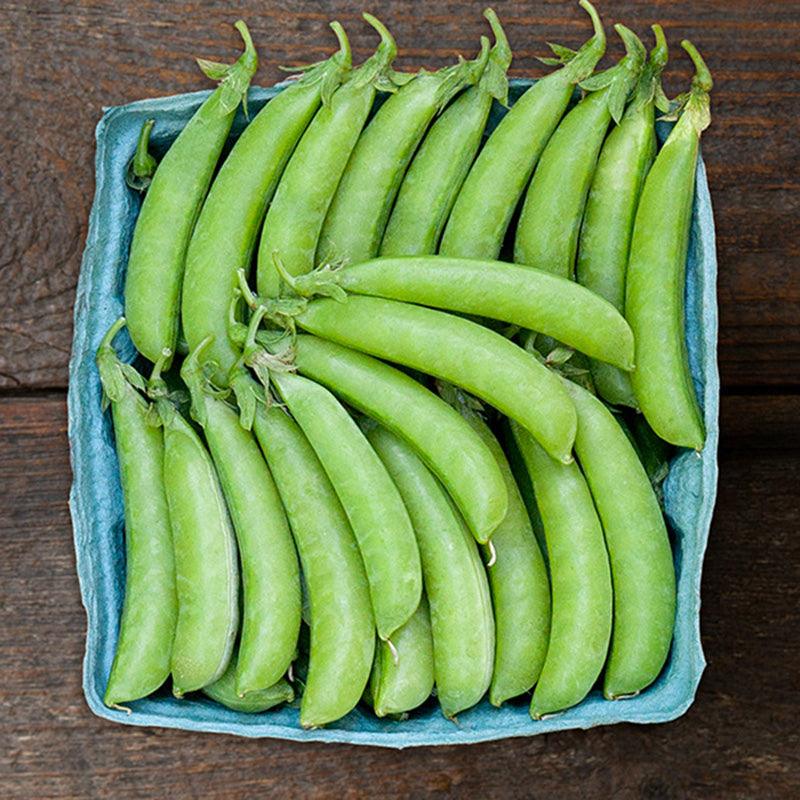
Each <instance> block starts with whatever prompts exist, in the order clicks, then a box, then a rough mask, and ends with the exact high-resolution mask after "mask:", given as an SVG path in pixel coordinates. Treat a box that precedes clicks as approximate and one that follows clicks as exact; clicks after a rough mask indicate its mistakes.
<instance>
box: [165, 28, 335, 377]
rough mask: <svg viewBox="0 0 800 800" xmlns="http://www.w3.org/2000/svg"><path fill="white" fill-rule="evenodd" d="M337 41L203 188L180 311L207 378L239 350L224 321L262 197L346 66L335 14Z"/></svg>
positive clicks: (261, 115)
mask: <svg viewBox="0 0 800 800" xmlns="http://www.w3.org/2000/svg"><path fill="white" fill-rule="evenodd" d="M331 27H332V28H333V30H334V31H335V33H336V35H337V37H338V39H339V42H340V45H341V47H340V49H339V51H338V52H337V53H335V54H334V55H333V56H331V58H329V59H328V60H327V61H323V62H321V63H319V64H314V65H311V66H310V67H308V68H306V70H305V74H304V75H303V77H301V78H300V79H299V80H298V81H296V82H295V83H292V84H291V85H289V86H287V87H286V88H285V89H283V91H281V92H280V93H279V94H277V95H276V96H275V97H273V98H272V99H271V100H270V101H269V102H268V103H267V104H266V105H265V106H264V108H262V109H261V111H259V112H258V114H256V116H255V117H254V118H253V120H252V122H250V124H249V125H248V126H247V127H246V128H245V129H244V132H243V133H242V135H241V136H240V137H239V139H238V140H237V141H236V144H235V145H234V146H233V149H232V150H231V152H230V154H229V155H228V157H227V158H226V159H225V162H224V163H223V164H222V167H221V168H220V171H219V173H218V174H217V176H216V178H215V179H214V183H213V184H212V186H211V189H210V191H209V193H208V197H207V198H206V201H205V203H204V204H203V209H202V211H201V212H200V216H199V218H198V220H197V225H196V226H195V229H194V233H193V234H192V238H191V241H190V242H189V248H188V251H187V253H186V274H185V277H184V281H183V295H182V301H181V317H182V322H183V330H184V333H185V335H186V340H187V342H188V345H189V348H190V349H192V350H194V349H195V348H196V347H197V346H198V345H199V344H200V342H202V341H203V340H204V339H206V338H207V337H208V336H213V337H214V338H213V341H212V344H211V346H210V349H209V351H208V357H209V360H210V361H211V362H213V363H215V364H216V365H217V366H216V370H215V372H214V381H215V382H216V383H217V384H218V385H220V386H227V385H228V379H229V375H228V373H229V372H230V370H231V369H232V367H233V366H234V364H235V363H236V362H237V360H238V359H239V357H240V355H241V353H240V352H239V350H238V349H237V348H235V347H234V346H233V344H232V343H231V342H230V341H229V340H228V333H227V326H228V315H229V311H230V308H231V303H232V301H233V299H234V292H235V290H236V287H237V281H238V278H237V270H238V269H239V268H244V269H248V268H249V266H250V259H251V255H252V252H253V249H254V247H255V244H256V238H257V236H258V232H259V229H260V227H261V223H262V221H263V219H264V212H265V211H266V208H267V205H268V204H269V201H270V200H271V199H272V195H273V193H274V192H275V187H276V186H277V185H278V181H279V179H280V177H281V174H282V173H283V171H284V167H285V166H286V163H287V161H288V160H289V157H290V156H291V154H292V152H293V150H294V149H295V145H296V144H297V141H298V140H299V139H300V137H301V135H302V134H303V131H304V130H305V129H306V127H307V126H308V124H309V122H310V121H311V119H312V118H313V116H314V114H315V113H316V111H317V109H318V108H319V106H320V103H321V102H322V99H323V97H326V98H327V97H328V95H329V94H330V93H331V92H332V91H333V89H334V88H335V87H336V86H337V85H338V84H339V83H340V82H341V81H342V80H343V79H344V77H345V76H346V75H347V74H348V71H349V69H350V45H349V43H348V42H347V38H346V36H345V34H344V31H343V30H342V27H341V26H340V25H339V24H338V23H337V22H334V23H332V24H331Z"/></svg>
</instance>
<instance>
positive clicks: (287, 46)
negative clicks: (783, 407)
mask: <svg viewBox="0 0 800 800" xmlns="http://www.w3.org/2000/svg"><path fill="white" fill-rule="evenodd" d="M483 5H484V3H483V2H482V0H481V2H478V0H470V2H455V1H454V0H449V1H448V2H440V3H437V4H427V5H425V6H421V5H419V4H415V3H412V2H410V0H390V2H385V3H382V4H381V9H380V13H381V16H382V17H383V18H384V19H385V21H386V22H387V23H388V24H389V25H390V27H391V28H392V30H393V31H394V33H395V35H396V36H397V39H398V41H399V43H400V47H401V51H402V53H403V57H402V58H401V60H400V63H401V64H402V65H403V66H405V67H408V68H411V67H418V66H421V65H425V66H427V67H438V66H441V65H442V64H444V63H447V62H448V61H450V60H451V59H452V58H453V56H454V54H455V53H456V52H463V53H469V52H471V51H472V50H473V49H474V48H475V45H476V43H477V39H478V36H479V34H480V33H482V32H484V23H483V22H482V21H481V19H480V11H481V9H482V7H483ZM495 5H496V8H497V10H498V12H499V14H500V16H501V17H502V18H503V19H504V20H505V22H506V24H507V27H508V31H509V36H510V37H511V42H512V45H513V46H514V49H515V54H516V60H515V64H514V69H513V72H514V74H516V75H539V74H541V73H542V69H541V68H540V66H539V65H538V64H537V62H536V61H535V59H534V57H535V56H536V55H539V54H542V53H543V51H544V44H543V43H544V41H545V40H546V39H547V40H551V41H552V40H555V41H564V42H565V43H567V44H572V45H575V44H577V43H579V42H580V41H581V40H582V38H584V37H585V35H586V32H587V23H586V20H585V17H584V15H583V14H582V12H580V11H579V10H578V9H576V8H575V5H574V3H572V2H567V1H566V0H550V2H535V3H534V2H532V0H526V2H510V1H506V0H501V2H498V3H496V4H495ZM359 10H360V7H358V6H353V5H352V4H351V3H345V2H343V1H342V0H325V2H312V0H302V1H301V2H295V3H285V2H280V3H263V2H255V0H247V1H246V2H241V3H239V4H238V6H237V8H236V12H237V13H239V14H241V16H243V17H244V18H245V19H247V20H248V22H249V23H250V26H251V29H252V31H253V35H254V37H255V39H256V42H257V44H258V46H259V50H260V53H261V63H262V67H261V70H260V72H259V75H258V80H259V82H261V83H271V82H273V81H275V80H276V79H277V78H278V77H279V72H278V71H277V65H278V64H282V63H297V62H303V61H308V60H309V59H314V58H319V57H322V56H323V55H324V54H325V53H328V52H330V50H331V48H332V45H333V37H332V35H331V33H330V31H329V30H328V28H327V23H328V20H330V19H332V18H334V17H338V18H339V19H340V20H341V21H342V22H343V23H344V24H346V25H347V27H348V30H349V31H350V34H351V37H352V40H353V45H354V49H355V52H356V54H357V56H359V57H363V56H365V55H366V54H367V53H368V52H370V49H371V48H372V46H373V45H374V34H372V33H371V32H370V31H369V29H368V28H367V27H366V26H365V25H363V24H362V23H360V22H358V12H359ZM601 11H603V12H604V13H605V14H606V21H607V23H611V22H615V21H617V20H624V21H625V22H627V23H629V24H631V25H633V26H634V27H636V28H637V29H639V30H640V31H642V32H644V31H645V30H646V26H647V25H649V24H650V23H651V22H654V21H657V20H661V21H663V22H664V24H665V27H666V29H667V33H668V35H669V38H670V41H671V42H672V43H673V65H672V66H671V67H670V74H669V78H668V88H669V90H670V91H671V92H672V93H674V92H677V91H678V90H681V89H682V88H683V87H684V86H685V83H686V77H687V75H688V65H687V60H686V58H685V57H683V56H682V55H680V54H679V50H678V47H677V43H678V41H679V40H680V38H681V37H682V36H687V35H688V36H691V37H692V38H693V39H694V40H695V41H696V42H697V44H698V45H699V46H700V47H701V49H702V50H703V52H704V54H705V55H706V57H707V58H708V61H709V63H710V65H711V67H712V69H713V70H714V73H715V77H716V88H715V92H714V124H713V127H712V129H711V130H710V131H709V132H708V134H707V135H706V137H705V138H704V152H705V156H706V160H707V162H708V166H709V173H710V181H711V186H712V193H713V196H714V202H715V204H716V211H717V226H718V236H719V256H720V282H719V291H720V301H721V304H722V311H721V337H720V340H721V352H720V361H721V368H722V375H723V380H724V382H725V383H726V384H727V385H731V386H742V387H747V386H759V385H773V386H779V385H783V386H787V385H790V386H795V387H796V386H797V385H798V382H800V270H798V269H797V257H798V244H797V242H798V235H797V234H798V227H797V226H798V222H797V220H798V199H797V198H798V192H797V188H798V186H800V174H799V170H800V167H799V166H798V165H800V139H798V137H797V136H796V131H795V120H796V117H797V101H798V95H799V94H800V63H799V62H800V57H799V56H798V52H800V3H798V2H796V0H794V2H782V3H772V4H766V3H753V2H748V0H735V2H726V1H724V0H713V2H711V1H710V2H704V3H697V2H690V0H682V1H681V2H669V1H668V0H648V1H647V2H646V1H645V0H624V2H622V1H620V2H616V3H614V4H608V3H605V4H603V3H601ZM233 20H234V16H233V9H232V8H231V7H230V6H229V5H228V4H224V3H202V4H198V3H184V2H176V3H159V2H155V1H154V0H142V2H137V3H124V4H119V3H112V2H109V0H94V1H93V2H86V3H81V4H79V5H75V4H61V3H56V2H52V0H41V1H40V2H37V3H13V2H9V1H8V0H5V2H0V44H2V46H0V63H1V64H2V67H3V72H4V74H5V75H7V76H8V78H7V80H6V81H5V83H4V91H3V93H2V97H0V110H2V115H3V119H4V123H5V124H4V125H3V126H2V129H0V146H2V149H3V152H4V153H5V154H6V157H5V159H4V167H3V169H2V170H0V212H2V218H3V221H4V228H3V233H4V235H3V237H2V240H0V302H2V306H3V309H4V314H3V320H2V322H0V387H38V388H42V387H63V386H64V385H65V383H66V366H67V360H68V350H69V341H70V326H71V314H72V302H73V295H74V291H75V284H76V281H77V275H78V270H79V266H80V255H81V251H82V249H83V244H84V239H85V232H86V220H87V216H88V211H89V207H90V204H91V199H92V191H93V164H92V159H93V152H94V144H93V129H94V126H95V124H96V122H97V120H98V118H99V116H100V110H101V107H102V106H103V105H116V104H121V103H126V102H129V101H132V100H135V99H139V98H142V97H149V96H153V95H167V94H173V93H177V92H183V91H189V90H193V89H198V88H203V87H205V86H206V85H207V82H206V81H205V79H203V78H202V76H200V75H199V73H198V71H197V69H196V68H195V65H194V61H193V57H194V56H195V55H204V56H209V57H224V58H229V57H230V56H231V55H232V54H233V53H235V52H236V50H237V48H238V42H237V38H236V34H235V33H234V32H233V30H232V29H231V28H230V24H229V23H231V22H232V21H233ZM611 47H612V48H613V52H615V53H617V52H619V49H620V48H619V45H618V44H617V43H615V42H614V43H612V45H611Z"/></svg>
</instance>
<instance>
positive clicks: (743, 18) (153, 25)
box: [0, 0, 800, 800]
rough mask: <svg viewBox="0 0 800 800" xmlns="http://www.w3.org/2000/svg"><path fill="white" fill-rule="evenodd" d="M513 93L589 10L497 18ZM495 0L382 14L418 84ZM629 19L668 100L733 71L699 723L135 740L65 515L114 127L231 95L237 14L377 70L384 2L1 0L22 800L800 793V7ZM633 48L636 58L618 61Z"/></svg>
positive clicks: (1, 744)
mask: <svg viewBox="0 0 800 800" xmlns="http://www.w3.org/2000/svg"><path fill="white" fill-rule="evenodd" d="M495 7H496V9H497V11H498V13H499V14H500V16H501V18H502V19H503V21H504V22H505V23H506V26H507V29H508V33H509V36H510V39H511V43H512V46H513V47H514V52H515V61H514V66H513V70H512V71H513V74H515V75H538V74H541V69H540V67H539V66H538V64H537V62H536V61H535V60H534V57H535V55H538V54H542V53H543V50H544V48H543V41H544V40H546V39H549V40H556V41H563V42H565V43H567V44H571V45H576V44H578V43H579V42H580V41H582V40H583V39H584V38H585V36H586V33H587V22H586V19H585V17H584V15H583V14H582V13H581V12H579V11H578V9H577V8H576V7H575V5H574V3H572V2H564V1H563V0H538V2H505V1H503V2H497V3H496V6H495ZM481 9H482V3H481V2H455V1H454V0H450V1H446V0H441V1H440V2H436V1H435V0H432V1H431V2H428V3H424V4H423V3H414V2H411V0H405V1H401V0H390V1H389V2H383V3H380V4H378V3H373V4H372V6H371V9H370V10H373V11H375V12H376V13H378V14H380V16H381V17H382V19H383V20H384V21H385V22H387V23H388V24H389V26H390V27H391V29H392V31H393V32H394V33H395V35H396V37H397V39H398V41H399V43H400V47H401V51H402V59H401V63H402V64H403V65H404V66H407V67H415V66H422V65H424V66H427V67H438V66H441V65H443V64H445V63H447V62H448V61H450V60H451V59H452V58H453V56H454V54H455V53H456V52H459V51H460V52H463V53H470V52H472V50H473V49H474V47H475V45H476V42H477V39H478V36H479V34H480V33H481V32H483V30H484V28H483V24H482V22H481V19H480V11H481ZM600 10H601V12H603V14H604V17H605V20H606V22H607V23H609V24H610V23H612V22H616V21H624V22H626V23H628V24H629V25H631V26H633V27H634V28H636V29H637V30H639V31H640V32H645V31H646V27H647V26H648V25H649V24H651V23H652V22H656V21H661V22H662V23H663V24H664V27H665V29H666V31H667V34H668V37H669V39H670V41H671V43H673V55H674V63H673V65H671V66H670V68H669V77H668V80H667V83H668V89H669V90H670V93H675V92H677V91H678V90H680V89H681V87H683V86H684V85H685V83H686V80H687V77H688V74H689V70H688V65H687V59H686V58H685V57H681V55H679V53H678V48H677V43H678V41H679V40H680V38H681V37H684V36H689V37H691V38H692V39H693V40H694V41H695V42H696V44H698V46H699V47H700V48H701V50H702V52H703V53H704V54H705V56H706V57H707V59H708V62H709V64H710V66H711V68H712V70H713V72H714V76H715V80H716V87H715V91H714V97H713V110H714V122H713V125H712V128H711V129H710V130H709V131H708V132H707V134H706V136H705V137H704V155H705V158H706V162H707V165H708V170H709V180H710V183H711V190H712V195H713V199H714V205H715V209H716V221H717V236H718V250H719V265H720V277H719V300H720V310H721V314H720V318H721V327H720V368H721V372H722V380H723V401H722V431H723V435H722V449H721V453H720V467H721V476H720V492H719V500H718V504H717V513H716V516H715V520H714V525H713V529H712V533H711V541H710V545H709V549H708V555H707V561H706V569H705V576H704V580H703V616H702V629H703V637H704V644H705V648H706V654H707V658H708V662H709V665H708V669H707V672H706V674H705V676H704V678H703V681H702V683H701V685H700V690H699V693H698V697H697V701H696V702H695V704H694V706H693V707H692V708H691V709H690V710H689V712H688V713H687V714H686V715H685V717H683V718H682V719H680V720H678V721H676V722H673V723H670V724H667V725H662V726H658V727H636V726H632V725H621V726H617V727H613V728H605V729H595V730H591V731H588V732H571V733H564V734H551V735H547V736H539V737H535V738H532V739H528V740H510V741H501V742H496V743H492V744H486V745H475V746H470V747H460V748H425V749H419V750H413V751H406V752H400V753H398V752H390V751H383V750H379V749H372V748H355V747H344V746H333V745H318V744H317V745H312V744H308V745H303V744H292V743H287V742H276V741H269V740H261V741H252V740H244V739H238V738H235V737H230V736H216V735H215V736H212V735H197V734H187V733H182V732H176V731H166V730H159V729H150V730H147V729H135V728H129V727H122V726H117V725H114V724H112V723H109V722H104V721H101V720H99V719H97V718H95V717H93V716H92V714H91V713H90V712H89V710H88V708H87V706H86V704H85V703H84V700H83V696H82V694H81V688H80V670H81V657H82V651H83V638H84V627H85V617H84V614H83V609H82V608H81V604H80V599H79V594H78V584H77V579H76V576H75V564H74V555H73V549H72V533H71V528H70V521H69V516H68V509H67V494H68V490H69V484H70V480H71V476H70V466H69V455H68V444H67V431H66V405H65V392H66V381H67V362H68V358H69V348H70V339H71V322H72V303H73V295H74V291H75V284H76V281H77V277H78V270H79V266H80V257H81V251H82V249H83V245H84V239H85V234H86V221H87V217H88V213H89V208H90V204H91V200H92V193H93V189H94V182H93V156H94V141H93V129H94V126H95V124H96V122H97V120H98V119H99V117H100V113H101V107H102V106H108V105H116V104H121V103H126V102H129V101H132V100H135V99H139V98H143V97H150V96H155V95H168V94H173V93H176V92H183V91H188V90H193V89H197V88H203V87H204V86H206V82H205V80H204V79H203V78H202V77H201V76H200V75H199V73H198V70H197V69H196V67H195V66H194V63H193V60H192V57H193V56H195V55H203V56H207V57H212V58H223V59H230V58H232V57H233V56H234V54H235V53H236V52H238V41H237V37H236V34H235V33H234V32H233V30H232V28H231V27H230V23H232V22H233V21H234V19H235V16H234V15H235V14H238V15H241V16H242V17H244V18H245V19H246V20H247V22H248V24H249V25H250V28H251V31H252V32H253V35H254V38H255V40H256V43H257V45H258V47H259V51H260V55H261V68H260V71H259V75H258V78H257V80H258V81H259V82H261V83H263V84H268V83H271V82H273V81H274V80H276V79H277V78H278V75H279V73H278V71H277V65H278V64H282V63H283V64H285V63H293V62H294V63H297V62H299V61H308V60H312V59H317V58H320V57H322V56H324V55H325V54H326V53H328V52H330V50H331V48H332V44H333V40H332V36H331V34H330V32H329V31H328V29H327V22H328V21H329V20H330V19H332V18H334V17H336V18H338V19H339V20H340V21H341V22H342V23H343V24H345V26H346V27H347V29H348V31H349V33H350V36H351V39H352V41H353V44H354V49H355V52H356V54H357V55H358V56H359V57H363V56H365V55H367V53H368V52H370V50H371V48H372V46H373V44H374V41H373V38H374V37H373V36H372V34H371V33H370V31H369V30H368V29H367V28H366V26H365V25H363V24H361V23H359V22H358V14H359V13H360V11H361V6H360V5H359V4H353V3H350V2H345V0H325V2H311V0H305V1H304V2H264V0H260V2H256V0H247V2H244V1H243V2H240V3H238V4H236V7H233V6H232V5H231V4H230V3H226V2H218V3H207V2H175V3H170V2H155V1H154V0H137V2H133V1H132V0H128V2H110V1H109V0H105V1H101V0H98V2H82V3H74V2H64V3H61V2H55V1H54V0H38V1H37V2H27V3H15V2H10V1H9V0H2V1H0V75H2V76H3V81H2V90H1V91H0V111H2V116H1V117H0V118H2V125H0V231H2V233H0V308H2V313H0V796H2V797H4V798H41V797H80V798H84V797H91V798H94V797H98V798H100V797H165V796H173V797H225V798H228V797H249V796H254V795H259V796H276V797H284V796H285V797H295V796H308V797H328V796H335V797H361V796H369V795H372V794H380V795H382V796H387V797H405V796H410V797H423V796H428V795H442V796H472V797H476V798H483V797H509V798H515V797H555V798H586V797H590V798H593V797H604V798H605V797H614V798H627V797H641V798H651V799H652V800H661V799H662V798H664V799H665V800H666V798H683V797H704V798H705V797H710V798H726V799H727V798H752V797H759V798H769V797H780V798H784V797H785V798H790V797H798V796H800V757H799V755H798V754H799V753H800V736H798V732H797V731H798V725H797V716H798V710H800V703H798V699H797V698H798V691H800V670H799V669H798V664H800V645H799V643H798V638H799V636H798V634H799V633H800V566H799V565H800V535H799V531H798V528H799V527H800V508H799V507H798V488H799V487H800V452H798V443H800V423H798V418H800V397H798V390H800V268H799V267H798V251H800V240H799V239H798V206H799V205H800V202H799V201H798V197H799V196H800V195H798V180H799V179H800V168H799V167H798V165H799V164H800V144H798V142H799V141H800V140H799V139H798V132H797V128H796V122H797V117H798V108H800V105H799V104H800V96H798V92H799V91H800V56H799V55H798V53H800V3H798V2H781V1H780V0H775V1H774V2H770V3H767V2H757V1H756V0H713V1H712V0H624V2H623V0H600ZM613 48H614V50H615V51H617V52H618V49H619V48H618V45H617V44H616V43H613Z"/></svg>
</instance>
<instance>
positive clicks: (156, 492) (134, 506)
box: [97, 319, 178, 706]
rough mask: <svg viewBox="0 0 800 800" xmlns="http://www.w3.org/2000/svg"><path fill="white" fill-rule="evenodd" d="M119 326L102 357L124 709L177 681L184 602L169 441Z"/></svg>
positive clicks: (115, 688) (117, 678)
mask: <svg viewBox="0 0 800 800" xmlns="http://www.w3.org/2000/svg"><path fill="white" fill-rule="evenodd" d="M123 325H124V320H122V319H121V320H118V321H117V322H116V323H115V324H114V325H113V326H112V327H111V328H110V329H109V331H108V333H107V334H106V335H105V337H104V339H103V341H102V342H101V344H100V347H99V348H98V350H97V367H98V370H99V371H100V379H101V381H102V384H103V392H104V398H105V400H106V402H108V403H110V405H111V413H112V417H113V421H114V440H115V444H116V449H117V458H118V459H119V471H120V478H121V481H122V497H123V503H124V506H125V553H126V561H125V564H126V572H125V600H124V602H123V605H122V619H121V620H120V626H119V639H118V641H117V650H116V653H115V655H114V663H113V664H112V666H111V674H110V675H109V678H108V685H107V686H106V692H105V696H104V698H103V700H104V702H105V704H106V705H108V706H118V705H119V704H120V703H124V702H128V701H130V700H138V699H139V698H141V697H145V696H146V695H148V694H150V693H151V692H154V691H155V690H156V689H158V687H159V686H161V685H162V684H163V683H164V681H165V680H166V679H167V676H168V675H169V669H170V653H171V652H172V640H173V637H174V636H175V622H176V619H177V615H178V602H177V598H176V594H175V564H174V558H173V554H172V531H171V529H170V525H169V512H168V510H167V498H166V495H165V493H164V480H163V466H164V441H163V434H162V432H161V430H160V429H159V428H156V427H153V426H152V425H150V424H149V422H148V403H147V402H146V401H145V399H144V398H143V397H142V395H141V394H140V393H139V392H138V391H137V387H138V388H143V387H144V381H143V379H142V378H141V377H140V376H139V375H138V373H136V372H135V371H134V370H133V368H132V367H130V366H129V365H127V364H123V363H122V362H121V361H120V360H119V358H118V357H117V354H116V353H115V352H114V350H113V348H112V342H113V340H114V337H115V336H116V335H117V333H118V332H119V331H120V329H121V328H122V326H123Z"/></svg>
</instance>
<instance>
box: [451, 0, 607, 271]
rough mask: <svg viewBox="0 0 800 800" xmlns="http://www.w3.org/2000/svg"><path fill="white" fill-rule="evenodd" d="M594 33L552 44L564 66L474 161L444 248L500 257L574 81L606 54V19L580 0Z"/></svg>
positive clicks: (519, 105) (531, 93)
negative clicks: (572, 42) (578, 41)
mask: <svg viewBox="0 0 800 800" xmlns="http://www.w3.org/2000/svg"><path fill="white" fill-rule="evenodd" d="M580 6H581V7H582V8H584V9H585V10H586V11H587V13H588V14H589V16H590V17H591V20H592V25H593V26H594V35H593V36H592V38H591V39H589V40H588V41H587V42H586V43H585V44H584V45H583V47H581V48H580V50H578V51H577V52H574V51H572V50H569V49H568V48H566V47H560V46H558V45H551V47H552V49H553V51H554V52H555V54H556V58H555V59H541V60H542V61H545V63H549V64H559V63H562V62H564V64H565V65H564V66H563V67H562V68H561V69H559V70H557V71H556V72H553V73H551V74H550V75H548V76H547V77H545V78H542V79H541V80H538V81H536V83H535V84H534V85H533V86H531V88H530V89H528V90H527V91H526V92H525V94H523V95H522V97H520V98H519V99H518V100H517V102H516V103H514V105H513V107H512V108H511V110H510V111H509V112H508V114H506V116H505V117H504V118H503V119H502V120H501V122H500V124H499V125H498V126H497V128H495V130H494V131H493V132H492V135H491V136H490V137H489V139H488V141H487V142H486V144H485V145H484V146H483V149H482V150H481V152H480V153H479V154H478V158H477V159H476V160H475V163H474V164H473V165H472V169H470V171H469V175H467V179H466V181H465V182H464V185H463V186H462V187H461V191H460V192H459V194H458V198H457V199H456V202H455V205H454V206H453V211H452V213H451V214H450V218H449V219H448V221H447V226H446V227H445V230H444V235H443V236H442V241H441V244H440V247H439V252H440V253H442V254H443V255H448V256H461V257H463V258H484V259H485V258H488V259H494V258H497V257H498V255H499V254H500V248H501V247H502V245H503V239H504V238H505V235H506V231H507V230H508V226H509V224H510V222H511V218H512V216H513V214H514V211H515V209H516V208H517V205H518V203H519V199H520V197H522V193H523V192H524V191H525V187H526V186H527V185H528V181H529V180H530V177H531V175H532V173H533V170H534V167H535V166H536V163H537V161H538V160H539V156H540V155H541V153H542V150H543V149H544V147H545V145H546V144H547V141H548V139H549V138H550V136H551V135H552V133H553V131H554V130H555V128H556V125H558V122H559V120H560V119H561V117H562V116H563V114H564V111H565V110H566V108H567V105H568V104H569V101H570V99H571V98H572V93H573V91H574V88H575V84H576V83H578V82H579V81H582V80H583V79H584V78H586V77H588V76H589V75H591V74H592V70H593V69H594V66H595V64H596V63H597V62H598V61H599V60H600V59H601V58H602V57H603V53H604V52H605V49H606V37H605V33H604V32H603V25H602V23H601V22H600V18H599V16H598V15H597V12H596V11H595V10H594V7H593V6H592V5H591V3H589V2H588V0H581V2H580Z"/></svg>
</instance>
